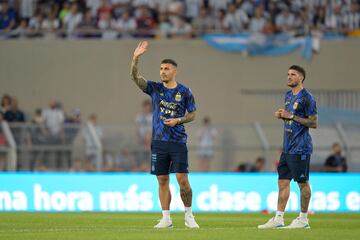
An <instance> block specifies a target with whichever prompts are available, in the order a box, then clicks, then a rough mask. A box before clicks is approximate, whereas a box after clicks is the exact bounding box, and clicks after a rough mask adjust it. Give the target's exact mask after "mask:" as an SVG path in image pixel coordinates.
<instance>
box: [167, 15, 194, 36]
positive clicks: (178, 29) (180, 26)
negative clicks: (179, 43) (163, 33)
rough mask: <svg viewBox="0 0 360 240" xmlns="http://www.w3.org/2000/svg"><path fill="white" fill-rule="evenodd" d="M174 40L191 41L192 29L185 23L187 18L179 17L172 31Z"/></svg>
mask: <svg viewBox="0 0 360 240" xmlns="http://www.w3.org/2000/svg"><path fill="white" fill-rule="evenodd" d="M171 37H172V38H183V39H189V38H191V37H192V27H191V25H190V24H189V23H187V22H186V21H185V18H183V17H178V18H177V20H176V21H175V22H174V25H173V27H172V29H171Z"/></svg>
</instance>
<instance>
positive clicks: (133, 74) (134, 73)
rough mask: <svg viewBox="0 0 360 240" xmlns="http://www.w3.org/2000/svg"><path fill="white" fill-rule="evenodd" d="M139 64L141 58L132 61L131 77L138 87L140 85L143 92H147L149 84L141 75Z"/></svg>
mask: <svg viewBox="0 0 360 240" xmlns="http://www.w3.org/2000/svg"><path fill="white" fill-rule="evenodd" d="M138 63H139V58H138V57H137V58H136V57H135V58H133V60H132V61H131V68H130V76H131V79H132V80H133V81H134V82H135V83H136V85H138V87H139V88H140V89H141V90H145V89H146V87H147V82H146V79H145V78H144V77H143V76H141V75H140V74H139V71H138Z"/></svg>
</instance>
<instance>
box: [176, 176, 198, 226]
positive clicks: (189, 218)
mask: <svg viewBox="0 0 360 240" xmlns="http://www.w3.org/2000/svg"><path fill="white" fill-rule="evenodd" d="M176 179H177V181H178V184H179V187H180V196H181V200H182V201H183V203H184V207H185V226H186V227H188V228H199V225H198V224H197V223H196V221H195V217H194V215H193V214H192V208H191V204H192V189H191V186H190V183H189V179H188V173H176Z"/></svg>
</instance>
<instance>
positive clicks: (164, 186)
mask: <svg viewBox="0 0 360 240" xmlns="http://www.w3.org/2000/svg"><path fill="white" fill-rule="evenodd" d="M156 177H157V180H158V183H159V199H160V204H161V209H162V210H163V211H168V212H169V211H170V202H171V192H170V186H169V184H170V177H169V175H160V176H156ZM168 215H169V217H170V213H169V214H168ZM165 217H167V216H165Z"/></svg>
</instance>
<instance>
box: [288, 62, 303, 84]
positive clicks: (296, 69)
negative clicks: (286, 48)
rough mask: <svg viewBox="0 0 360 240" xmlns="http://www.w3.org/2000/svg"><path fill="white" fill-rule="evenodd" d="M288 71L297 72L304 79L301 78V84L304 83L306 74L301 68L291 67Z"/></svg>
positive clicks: (297, 66)
mask: <svg viewBox="0 0 360 240" xmlns="http://www.w3.org/2000/svg"><path fill="white" fill-rule="evenodd" d="M290 69H292V70H295V71H297V72H299V73H300V74H301V75H303V77H304V78H303V80H302V82H304V81H305V76H306V72H305V69H304V68H303V67H300V66H299V65H292V66H290V67H289V70H290Z"/></svg>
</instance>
